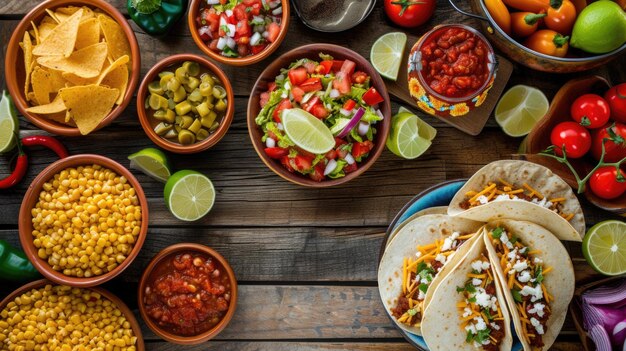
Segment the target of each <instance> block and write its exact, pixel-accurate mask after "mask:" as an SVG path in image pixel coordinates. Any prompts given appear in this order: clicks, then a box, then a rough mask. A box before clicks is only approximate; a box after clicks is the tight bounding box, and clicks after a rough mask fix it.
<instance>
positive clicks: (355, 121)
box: [337, 107, 365, 138]
mask: <svg viewBox="0 0 626 351" xmlns="http://www.w3.org/2000/svg"><path fill="white" fill-rule="evenodd" d="M364 114H365V109H364V108H363V107H359V109H358V110H357V111H356V113H355V114H354V116H353V117H352V119H351V120H350V122H348V124H346V126H345V128H343V130H342V131H341V133H339V134H338V135H337V137H338V138H345V137H346V136H347V135H348V134H350V131H351V130H352V128H354V127H356V125H357V124H358V123H359V121H361V118H362V117H363V115H364Z"/></svg>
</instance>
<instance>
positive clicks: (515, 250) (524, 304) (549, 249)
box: [483, 220, 574, 351]
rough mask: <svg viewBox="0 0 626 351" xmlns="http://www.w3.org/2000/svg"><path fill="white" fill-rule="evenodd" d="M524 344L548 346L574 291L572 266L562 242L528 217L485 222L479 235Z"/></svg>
mask: <svg viewBox="0 0 626 351" xmlns="http://www.w3.org/2000/svg"><path fill="white" fill-rule="evenodd" d="M483 238H484V241H485V244H486V246H487V250H489V254H490V255H491V257H492V260H494V261H496V262H498V264H496V265H495V267H494V268H495V270H496V272H497V275H498V277H499V278H500V283H501V285H502V287H503V289H504V294H505V298H506V301H507V303H508V307H509V310H510V312H511V318H512V320H513V324H514V325H515V331H516V333H517V335H518V337H519V338H520V341H521V342H522V345H524V350H533V351H535V350H548V349H549V348H550V346H551V345H552V344H553V343H554V340H555V339H556V337H557V335H558V334H559V331H560V330H561V327H562V326H563V321H564V320H565V317H566V315H567V307H568V305H569V303H570V300H571V299H572V296H573V294H574V268H573V267H572V261H571V259H570V258H569V255H568V253H567V251H566V250H565V247H564V246H563V244H561V242H560V241H559V240H558V239H557V238H556V237H555V236H554V235H553V234H552V233H550V232H549V231H547V230H546V229H545V228H543V227H541V226H539V225H537V224H534V223H530V222H525V221H515V220H501V221H496V222H492V223H489V224H488V225H487V226H486V227H485V235H484V236H483Z"/></svg>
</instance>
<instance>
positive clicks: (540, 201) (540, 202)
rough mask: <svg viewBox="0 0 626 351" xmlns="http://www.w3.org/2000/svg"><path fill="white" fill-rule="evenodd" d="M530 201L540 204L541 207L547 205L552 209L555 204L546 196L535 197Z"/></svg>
mask: <svg viewBox="0 0 626 351" xmlns="http://www.w3.org/2000/svg"><path fill="white" fill-rule="evenodd" d="M530 202H532V203H534V204H536V205H539V206H541V207H545V208H547V209H550V208H551V207H552V205H553V203H552V202H550V201H548V198H546V197H544V198H543V199H542V200H539V199H537V198H533V199H532V200H530Z"/></svg>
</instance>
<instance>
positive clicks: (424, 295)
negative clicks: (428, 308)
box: [417, 290, 426, 301]
mask: <svg viewBox="0 0 626 351" xmlns="http://www.w3.org/2000/svg"><path fill="white" fill-rule="evenodd" d="M425 298H426V294H424V292H423V291H422V290H420V291H419V294H417V299H418V300H420V301H421V300H424V299H425Z"/></svg>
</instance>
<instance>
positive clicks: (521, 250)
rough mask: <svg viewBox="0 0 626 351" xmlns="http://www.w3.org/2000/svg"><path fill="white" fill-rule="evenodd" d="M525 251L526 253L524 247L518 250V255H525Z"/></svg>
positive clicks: (526, 249)
mask: <svg viewBox="0 0 626 351" xmlns="http://www.w3.org/2000/svg"><path fill="white" fill-rule="evenodd" d="M526 251H528V247H526V246H524V247H522V248H521V249H519V253H521V254H525V253H526Z"/></svg>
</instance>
